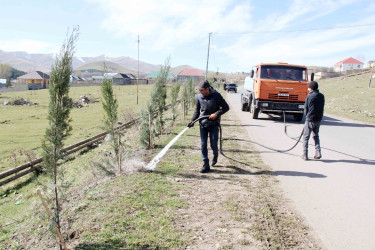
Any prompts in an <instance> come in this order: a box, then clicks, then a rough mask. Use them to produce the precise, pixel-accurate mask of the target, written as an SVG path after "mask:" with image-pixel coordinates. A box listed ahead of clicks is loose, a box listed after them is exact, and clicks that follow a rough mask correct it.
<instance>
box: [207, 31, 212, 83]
mask: <svg viewBox="0 0 375 250" xmlns="http://www.w3.org/2000/svg"><path fill="white" fill-rule="evenodd" d="M211 34H212V32H210V33H208V51H207V65H206V80H207V73H208V59H209V57H210V42H211Z"/></svg>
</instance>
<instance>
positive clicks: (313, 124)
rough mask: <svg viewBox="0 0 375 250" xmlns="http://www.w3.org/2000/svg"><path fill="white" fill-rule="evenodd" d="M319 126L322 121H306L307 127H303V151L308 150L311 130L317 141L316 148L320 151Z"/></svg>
mask: <svg viewBox="0 0 375 250" xmlns="http://www.w3.org/2000/svg"><path fill="white" fill-rule="evenodd" d="M319 128H320V121H306V123H305V127H304V128H303V152H307V151H308V150H307V149H308V146H309V139H310V134H311V132H312V134H313V139H314V142H315V150H316V151H320V140H319Z"/></svg>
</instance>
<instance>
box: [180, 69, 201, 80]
mask: <svg viewBox="0 0 375 250" xmlns="http://www.w3.org/2000/svg"><path fill="white" fill-rule="evenodd" d="M190 79H193V81H194V82H199V81H203V80H204V74H203V73H202V71H200V70H199V69H184V70H182V71H181V72H180V73H178V75H177V81H178V82H185V81H188V80H190Z"/></svg>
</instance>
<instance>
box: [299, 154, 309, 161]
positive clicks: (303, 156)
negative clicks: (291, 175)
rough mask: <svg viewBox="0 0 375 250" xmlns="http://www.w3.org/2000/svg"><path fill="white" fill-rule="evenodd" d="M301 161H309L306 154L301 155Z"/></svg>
mask: <svg viewBox="0 0 375 250" xmlns="http://www.w3.org/2000/svg"><path fill="white" fill-rule="evenodd" d="M301 159H302V160H304V161H307V160H308V159H309V157H307V153H303V154H302V155H301Z"/></svg>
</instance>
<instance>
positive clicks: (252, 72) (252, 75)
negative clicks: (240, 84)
mask: <svg viewBox="0 0 375 250" xmlns="http://www.w3.org/2000/svg"><path fill="white" fill-rule="evenodd" d="M250 77H251V78H253V77H254V70H253V69H252V70H251V73H250Z"/></svg>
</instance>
